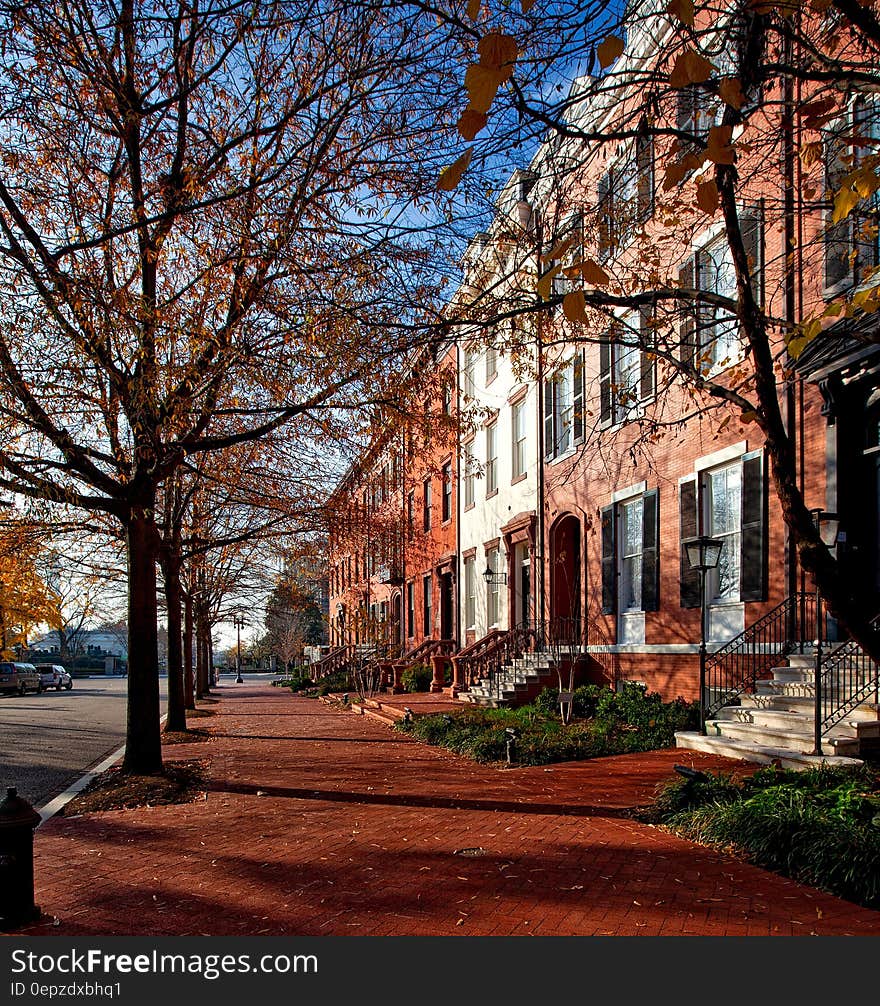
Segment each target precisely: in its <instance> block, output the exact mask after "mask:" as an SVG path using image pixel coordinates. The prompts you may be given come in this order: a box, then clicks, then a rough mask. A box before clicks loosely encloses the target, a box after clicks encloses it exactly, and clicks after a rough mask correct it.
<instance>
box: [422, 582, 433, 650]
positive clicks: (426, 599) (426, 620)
mask: <svg viewBox="0 0 880 1006" xmlns="http://www.w3.org/2000/svg"><path fill="white" fill-rule="evenodd" d="M431 594H432V583H431V574H430V573H428V575H427V576H424V577H422V632H423V633H424V635H426V636H430V635H431Z"/></svg>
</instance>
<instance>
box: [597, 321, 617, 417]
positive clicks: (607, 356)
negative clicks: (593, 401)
mask: <svg viewBox="0 0 880 1006" xmlns="http://www.w3.org/2000/svg"><path fill="white" fill-rule="evenodd" d="M613 411H614V410H613V409H612V405H611V341H610V333H609V335H608V336H606V337H605V338H604V339H602V340H601V341H600V342H599V421H600V422H601V423H602V424H603V425H607V424H608V423H610V422H612V420H613V418H614V415H613Z"/></svg>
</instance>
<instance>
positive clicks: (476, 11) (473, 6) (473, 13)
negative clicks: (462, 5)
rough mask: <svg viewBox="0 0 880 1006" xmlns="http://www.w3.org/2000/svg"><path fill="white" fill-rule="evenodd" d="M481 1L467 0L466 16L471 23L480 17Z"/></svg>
mask: <svg viewBox="0 0 880 1006" xmlns="http://www.w3.org/2000/svg"><path fill="white" fill-rule="evenodd" d="M480 6H481V0H468V5H467V15H468V17H469V18H470V19H471V21H476V20H477V18H478V17H479V16H480Z"/></svg>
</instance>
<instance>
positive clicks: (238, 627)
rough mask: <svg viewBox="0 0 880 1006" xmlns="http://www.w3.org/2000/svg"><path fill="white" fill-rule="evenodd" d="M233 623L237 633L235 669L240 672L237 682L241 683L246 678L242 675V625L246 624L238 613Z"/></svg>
mask: <svg viewBox="0 0 880 1006" xmlns="http://www.w3.org/2000/svg"><path fill="white" fill-rule="evenodd" d="M233 624H234V625H235V635H236V650H235V669H236V671H237V672H238V675H237V677H236V679H235V683H236V684H237V685H240V684H242V683H243V682H244V678H243V677H242V676H241V627H242V626H243V625H244V619H243V618H242V616H241V615H236V616H235V618H234V619H233Z"/></svg>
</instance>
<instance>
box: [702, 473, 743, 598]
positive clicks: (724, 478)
mask: <svg viewBox="0 0 880 1006" xmlns="http://www.w3.org/2000/svg"><path fill="white" fill-rule="evenodd" d="M705 508H706V510H705V516H706V529H707V534H709V535H711V537H713V538H721V539H722V541H723V542H724V548H723V549H722V550H721V558H720V560H719V561H718V566H717V567H716V568H715V569H714V570H712V571H711V573H710V574H709V596H710V598H711V599H712V600H713V601H715V602H723V601H738V600H739V583H740V534H741V519H742V465H741V464H740V463H739V462H737V463H736V464H734V465H728V466H726V467H725V468H718V469H716V470H715V471H711V472H708V473H707V475H706V482H705Z"/></svg>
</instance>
